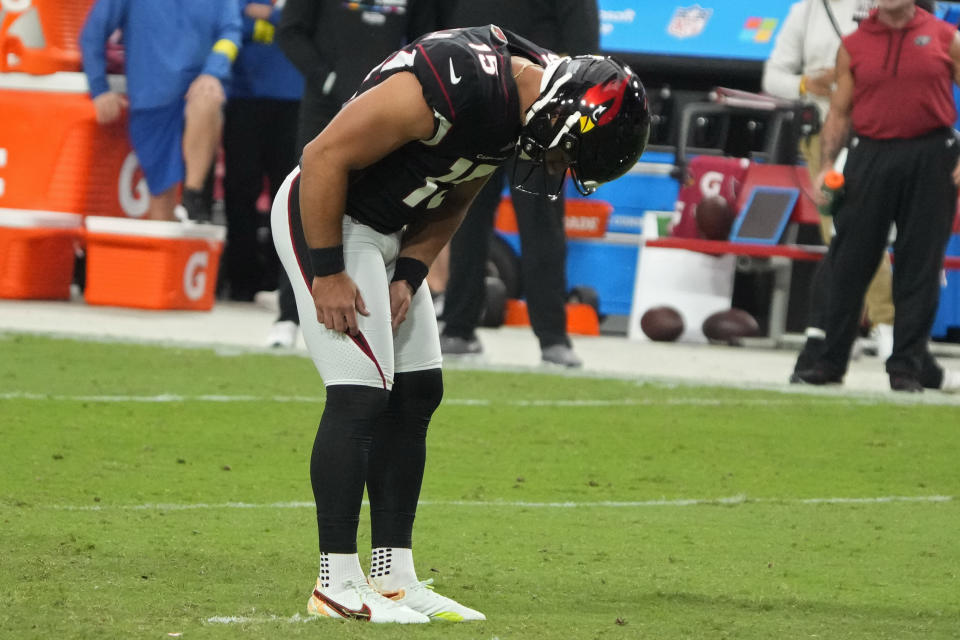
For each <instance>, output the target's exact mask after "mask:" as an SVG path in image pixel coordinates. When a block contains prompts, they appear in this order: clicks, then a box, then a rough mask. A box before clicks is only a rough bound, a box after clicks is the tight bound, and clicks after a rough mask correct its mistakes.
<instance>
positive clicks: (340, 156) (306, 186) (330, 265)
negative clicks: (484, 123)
mask: <svg viewBox="0 0 960 640" xmlns="http://www.w3.org/2000/svg"><path fill="white" fill-rule="evenodd" d="M434 125H435V122H434V115H433V110H432V109H430V107H429V106H428V105H427V103H426V101H425V100H424V98H423V92H422V89H421V87H420V82H419V81H418V80H417V78H416V77H415V76H414V75H413V74H411V73H406V72H401V73H397V74H394V75H393V76H391V77H390V78H388V79H387V80H385V81H384V82H383V83H381V84H379V85H377V86H376V87H373V88H371V89H370V90H368V91H365V92H364V93H362V94H360V95H359V96H357V97H356V98H355V99H354V100H351V101H350V102H349V103H347V104H346V105H345V106H344V108H343V109H341V110H340V112H339V113H338V114H337V116H336V117H335V118H334V119H333V120H332V121H331V122H330V124H329V125H327V127H326V128H325V129H324V130H323V131H322V132H321V133H320V135H318V136H317V137H316V138H314V139H313V140H312V141H311V142H310V143H309V144H307V146H306V147H305V148H304V150H303V158H302V161H301V169H302V173H301V176H300V210H301V217H302V221H303V232H304V236H305V238H306V241H307V246H308V247H310V249H311V260H312V261H314V265H313V267H314V273H315V274H317V275H316V277H314V279H313V300H314V304H315V305H316V307H317V319H318V320H319V321H320V322H321V323H323V324H324V325H326V327H327V328H328V329H335V330H337V331H349V332H350V333H351V335H356V332H357V317H356V311H360V312H361V313H363V314H366V306H365V304H364V302H363V298H362V296H361V295H360V292H359V291H357V287H356V285H355V284H354V282H353V280H352V279H351V278H350V277H349V276H348V275H347V274H346V272H345V271H343V250H342V245H343V235H342V224H343V215H344V209H345V207H346V199H347V181H348V179H349V176H350V172H351V171H356V170H358V169H363V168H364V167H367V166H369V165H371V164H373V163H374V162H376V161H377V160H380V159H381V158H383V157H385V156H387V155H388V154H390V153H392V152H393V151H395V150H397V149H399V148H400V147H401V146H403V145H405V144H407V143H408V142H412V141H414V140H428V139H430V138H431V137H432V136H433V134H434ZM318 250H319V251H318Z"/></svg>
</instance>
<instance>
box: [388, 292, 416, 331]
mask: <svg viewBox="0 0 960 640" xmlns="http://www.w3.org/2000/svg"><path fill="white" fill-rule="evenodd" d="M412 302H413V289H411V288H410V285H409V284H408V283H407V281H406V280H397V281H396V282H391V283H390V324H391V325H392V326H393V330H394V331H396V330H397V327H399V326H400V323H401V322H403V321H404V320H406V318H407V311H409V310H410V304H411V303H412Z"/></svg>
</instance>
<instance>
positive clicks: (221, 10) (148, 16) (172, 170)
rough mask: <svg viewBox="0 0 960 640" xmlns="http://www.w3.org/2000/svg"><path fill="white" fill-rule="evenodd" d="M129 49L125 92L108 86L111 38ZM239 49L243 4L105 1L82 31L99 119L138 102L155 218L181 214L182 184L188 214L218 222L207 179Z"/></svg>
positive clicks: (136, 118) (133, 130) (136, 131)
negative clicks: (206, 194)
mask: <svg viewBox="0 0 960 640" xmlns="http://www.w3.org/2000/svg"><path fill="white" fill-rule="evenodd" d="M117 29H120V30H121V31H122V33H123V42H124V46H125V48H126V76H127V90H126V96H124V95H123V94H121V93H119V92H115V91H112V90H111V88H110V86H109V84H108V83H107V72H106V58H105V50H106V43H107V39H108V38H109V37H110V35H111V34H112V33H113V32H114V31H115V30H117ZM239 46H240V10H239V8H238V6H237V0H204V1H203V2H196V1H195V0H162V1H161V0H136V1H135V2H134V1H133V0H97V2H96V3H95V4H94V5H93V7H92V8H91V9H90V14H89V15H88V16H87V21H86V24H85V25H84V27H83V31H82V33H81V34H80V47H81V49H82V51H83V68H84V71H85V72H86V74H87V81H88V83H89V85H90V96H91V97H92V98H93V105H94V108H95V109H96V112H97V121H98V122H99V123H101V124H107V123H110V122H114V121H116V120H117V119H118V118H120V117H121V115H122V113H123V111H124V109H126V108H127V107H129V109H130V114H129V132H130V142H131V144H132V145H133V148H134V151H136V153H137V159H138V160H139V161H140V166H141V167H142V168H143V173H144V176H145V177H146V180H147V186H148V187H149V189H150V196H151V197H150V208H149V210H148V212H147V217H148V218H150V219H154V220H173V219H174V208H175V206H176V204H177V187H178V186H179V184H180V183H181V182H182V183H183V187H184V188H183V205H184V207H185V208H186V210H187V215H188V216H189V217H190V218H191V219H194V220H197V221H203V222H206V221H209V220H210V210H209V206H208V205H207V204H206V202H205V199H204V198H203V196H202V189H203V183H204V180H205V179H206V176H207V174H208V173H209V171H210V167H211V165H212V163H213V158H214V155H215V153H216V150H217V148H218V146H219V144H220V134H221V131H222V128H223V115H222V108H223V103H224V101H225V93H224V87H223V85H224V82H225V81H226V80H227V79H228V78H229V76H230V66H231V64H232V63H233V61H234V59H235V58H236V57H237V51H238V50H239Z"/></svg>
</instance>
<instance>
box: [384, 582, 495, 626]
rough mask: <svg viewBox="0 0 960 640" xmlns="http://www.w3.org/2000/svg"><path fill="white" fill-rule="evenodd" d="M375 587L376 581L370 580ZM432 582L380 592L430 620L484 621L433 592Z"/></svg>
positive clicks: (475, 612)
mask: <svg viewBox="0 0 960 640" xmlns="http://www.w3.org/2000/svg"><path fill="white" fill-rule="evenodd" d="M372 582H373V583H374V586H376V580H375V579H374V580H372ZM432 584H433V580H432V579H430V580H424V581H423V582H413V583H411V584H410V585H408V586H407V587H405V588H403V589H398V590H396V591H381V593H382V594H383V595H384V597H387V598H390V600H392V601H394V602H398V603H400V604H402V605H404V606H406V607H409V608H410V609H413V610H414V611H418V612H420V613H422V614H424V615H427V616H430V618H429V619H430V620H446V621H447V622H468V621H471V620H486V619H487V616H485V615H483V614H482V613H480V612H479V611H475V610H473V609H471V608H470V607H465V606H463V605H462V604H460V603H459V602H457V601H456V600H452V599H450V598H448V597H446V596H442V595H440V594H439V593H437V592H436V591H434V590H433V587H432V586H431V585H432Z"/></svg>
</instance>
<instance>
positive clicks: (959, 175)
mask: <svg viewBox="0 0 960 640" xmlns="http://www.w3.org/2000/svg"><path fill="white" fill-rule="evenodd" d="M953 184H955V185H957V186H958V187H960V160H958V161H957V166H955V167H954V168H953Z"/></svg>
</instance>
